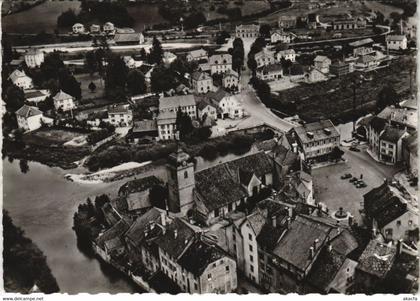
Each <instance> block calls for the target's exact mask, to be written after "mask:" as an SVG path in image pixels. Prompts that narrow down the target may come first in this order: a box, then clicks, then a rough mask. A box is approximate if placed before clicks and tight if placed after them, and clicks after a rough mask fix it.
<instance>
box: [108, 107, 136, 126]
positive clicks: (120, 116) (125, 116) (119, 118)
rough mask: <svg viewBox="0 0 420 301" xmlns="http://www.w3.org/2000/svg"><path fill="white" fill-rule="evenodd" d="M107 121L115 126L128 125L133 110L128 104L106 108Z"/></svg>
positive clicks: (131, 121) (131, 118)
mask: <svg viewBox="0 0 420 301" xmlns="http://www.w3.org/2000/svg"><path fill="white" fill-rule="evenodd" d="M108 122H109V123H110V124H112V125H113V126H115V127H121V126H129V125H131V124H132V123H133V111H132V110H130V108H129V106H128V105H116V106H112V107H110V108H109V109H108Z"/></svg>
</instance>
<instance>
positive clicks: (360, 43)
mask: <svg viewBox="0 0 420 301" xmlns="http://www.w3.org/2000/svg"><path fill="white" fill-rule="evenodd" d="M370 43H373V40H372V39H371V38H367V39H363V40H359V41H355V42H352V43H349V46H351V47H360V46H363V45H366V44H370Z"/></svg>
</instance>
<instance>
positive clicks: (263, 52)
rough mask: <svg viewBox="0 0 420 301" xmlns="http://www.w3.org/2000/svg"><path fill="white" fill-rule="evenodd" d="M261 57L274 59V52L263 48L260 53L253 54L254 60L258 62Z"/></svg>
mask: <svg viewBox="0 0 420 301" xmlns="http://www.w3.org/2000/svg"><path fill="white" fill-rule="evenodd" d="M262 57H271V58H274V51H271V50H269V49H267V48H263V49H262V50H261V51H260V52H257V53H256V54H255V60H258V59H260V58H262Z"/></svg>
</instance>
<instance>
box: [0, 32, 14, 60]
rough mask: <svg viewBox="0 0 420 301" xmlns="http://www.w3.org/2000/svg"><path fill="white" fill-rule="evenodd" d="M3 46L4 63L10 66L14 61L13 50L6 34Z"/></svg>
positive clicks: (2, 41) (2, 42)
mask: <svg viewBox="0 0 420 301" xmlns="http://www.w3.org/2000/svg"><path fill="white" fill-rule="evenodd" d="M1 45H2V48H3V61H4V62H5V63H6V64H9V63H10V62H11V61H12V60H13V50H12V44H11V43H10V39H9V36H7V35H6V34H3V38H2V40H1Z"/></svg>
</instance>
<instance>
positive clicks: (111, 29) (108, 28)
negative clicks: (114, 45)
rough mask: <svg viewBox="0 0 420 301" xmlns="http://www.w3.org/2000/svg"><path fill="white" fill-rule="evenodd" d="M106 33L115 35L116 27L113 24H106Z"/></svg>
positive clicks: (104, 28)
mask: <svg viewBox="0 0 420 301" xmlns="http://www.w3.org/2000/svg"><path fill="white" fill-rule="evenodd" d="M103 30H104V33H105V34H106V35H113V34H115V26H114V24H112V23H111V22H106V23H105V24H104V26H103Z"/></svg>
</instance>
